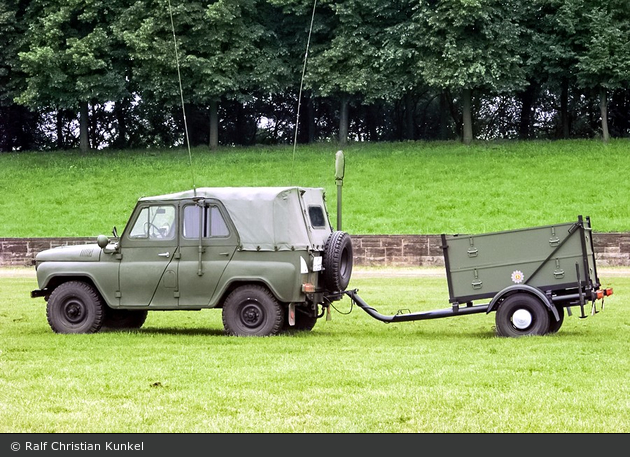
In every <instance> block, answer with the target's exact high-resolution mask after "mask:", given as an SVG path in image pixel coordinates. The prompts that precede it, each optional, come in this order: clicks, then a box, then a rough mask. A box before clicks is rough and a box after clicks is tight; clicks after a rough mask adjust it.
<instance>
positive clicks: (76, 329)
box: [46, 281, 105, 333]
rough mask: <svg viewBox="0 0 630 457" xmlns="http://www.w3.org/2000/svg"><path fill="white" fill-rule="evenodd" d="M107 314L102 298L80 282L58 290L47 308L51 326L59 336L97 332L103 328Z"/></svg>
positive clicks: (51, 296) (49, 300) (66, 285)
mask: <svg viewBox="0 0 630 457" xmlns="http://www.w3.org/2000/svg"><path fill="white" fill-rule="evenodd" d="M104 315H105V313H104V307H103V300H102V299H101V296H100V295H99V294H98V292H97V291H96V290H95V289H94V288H93V287H92V286H91V285H89V284H87V283H85V282H81V281H69V282H66V283H64V284H62V285H60V286H59V287H57V288H56V289H55V290H54V291H53V292H52V293H51V294H50V298H49V299H48V304H47V305H46V316H47V318H48V324H49V325H50V327H51V328H52V329H53V331H54V332H56V333H96V332H98V331H99V330H100V329H101V326H102V325H103V319H104Z"/></svg>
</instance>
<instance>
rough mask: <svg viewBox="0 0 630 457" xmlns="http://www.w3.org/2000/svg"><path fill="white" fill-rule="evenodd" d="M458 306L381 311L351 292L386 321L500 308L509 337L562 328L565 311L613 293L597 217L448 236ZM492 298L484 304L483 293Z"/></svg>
mask: <svg viewBox="0 0 630 457" xmlns="http://www.w3.org/2000/svg"><path fill="white" fill-rule="evenodd" d="M441 239H442V249H443V252H444V264H445V268H446V278H447V283H448V291H449V297H450V298H449V302H450V304H451V306H450V308H445V309H440V310H435V311H427V312H420V313H403V312H399V313H398V314H396V315H393V316H386V315H382V314H380V313H378V312H377V311H376V310H375V309H374V308H372V307H370V306H369V305H368V304H367V303H366V302H365V301H364V300H363V299H361V297H359V295H358V291H357V290H356V289H355V290H348V291H346V292H345V293H346V294H347V295H348V296H349V297H350V298H351V299H352V300H353V302H354V303H356V304H357V305H358V306H359V307H360V308H362V309H363V310H364V311H366V312H367V313H368V314H369V315H370V316H372V317H374V318H376V319H378V320H381V321H383V322H405V321H415V320H422V319H435V318H442V317H451V316H464V315H468V314H475V313H490V312H495V321H496V332H497V333H498V334H499V335H501V336H510V337H517V336H522V335H544V334H547V333H555V332H557V331H558V330H559V329H560V327H561V326H562V323H563V321H564V315H565V310H566V312H567V314H568V315H571V308H572V307H579V312H580V317H581V318H584V317H586V313H585V305H586V304H587V303H588V302H590V303H591V313H595V312H597V310H596V301H597V300H601V301H602V303H601V305H602V307H603V305H604V303H603V300H604V297H607V296H609V295H612V293H613V290H612V289H611V288H606V289H602V288H601V284H600V282H599V278H598V275H597V267H596V262H595V253H594V248H593V236H592V229H591V221H590V218H589V217H586V219H584V218H583V217H582V216H578V219H577V221H575V222H568V223H562V224H557V225H548V226H542V227H532V228H525V229H519V230H510V231H502V232H494V233H483V234H478V235H445V234H443V235H442V236H441ZM487 299H490V301H489V302H488V303H485V304H476V303H475V302H476V301H478V300H487Z"/></svg>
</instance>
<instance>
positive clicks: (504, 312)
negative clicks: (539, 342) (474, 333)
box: [495, 293, 549, 337]
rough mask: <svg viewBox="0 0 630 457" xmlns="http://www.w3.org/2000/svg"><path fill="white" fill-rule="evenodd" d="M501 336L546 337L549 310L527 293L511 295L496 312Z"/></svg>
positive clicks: (498, 330) (498, 331)
mask: <svg viewBox="0 0 630 457" xmlns="http://www.w3.org/2000/svg"><path fill="white" fill-rule="evenodd" d="M495 320H496V325H497V333H498V334H499V336H511V337H518V336H529V335H544V334H546V333H548V332H549V309H548V308H547V307H546V306H545V305H544V304H543V303H542V302H541V301H540V300H539V299H538V298H536V297H534V296H533V295H530V294H527V293H519V294H514V295H510V296H509V297H508V298H506V299H505V300H504V301H503V303H501V304H500V305H499V309H497V312H496V319H495Z"/></svg>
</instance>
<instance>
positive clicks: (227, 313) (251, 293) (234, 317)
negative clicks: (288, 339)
mask: <svg viewBox="0 0 630 457" xmlns="http://www.w3.org/2000/svg"><path fill="white" fill-rule="evenodd" d="M284 314H285V313H284V309H283V308H282V307H281V306H280V303H278V300H276V298H275V297H274V296H273V295H272V294H271V292H269V290H268V289H267V288H266V287H262V286H257V285H250V286H241V287H239V288H238V289H236V290H234V292H232V293H231V294H230V295H229V296H228V298H227V299H226V300H225V303H224V304H223V327H224V328H225V331H226V333H227V334H228V335H233V336H271V335H276V334H278V333H279V332H280V331H281V330H282V324H283V322H284Z"/></svg>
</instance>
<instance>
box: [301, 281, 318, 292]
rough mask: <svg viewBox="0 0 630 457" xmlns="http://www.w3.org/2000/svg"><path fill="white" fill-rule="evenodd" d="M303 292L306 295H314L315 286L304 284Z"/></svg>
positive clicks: (308, 283)
mask: <svg viewBox="0 0 630 457" xmlns="http://www.w3.org/2000/svg"><path fill="white" fill-rule="evenodd" d="M302 292H304V293H305V294H310V293H313V292H315V286H314V285H313V284H311V283H310V282H307V283H306V284H302Z"/></svg>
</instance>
